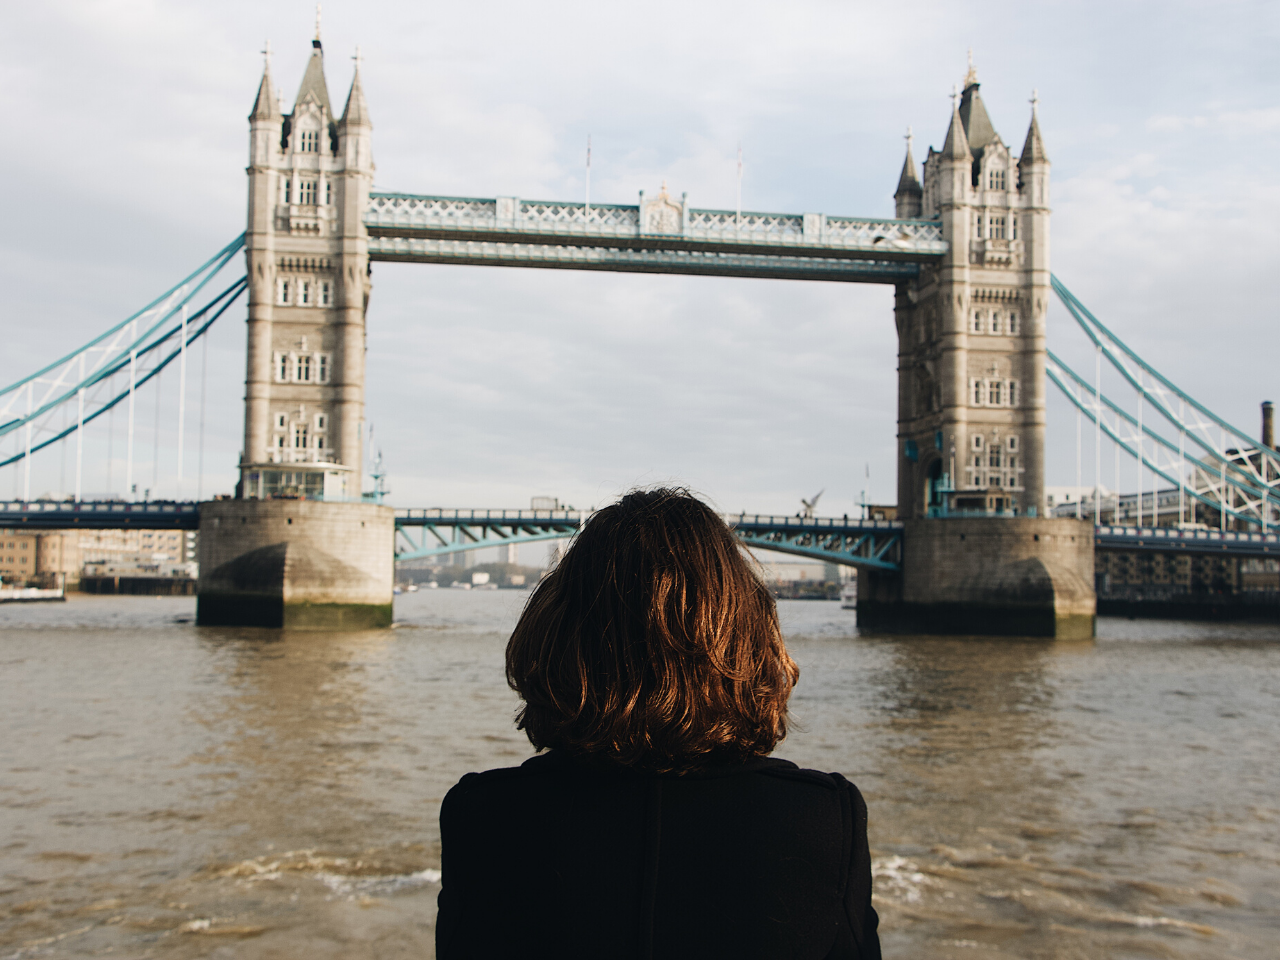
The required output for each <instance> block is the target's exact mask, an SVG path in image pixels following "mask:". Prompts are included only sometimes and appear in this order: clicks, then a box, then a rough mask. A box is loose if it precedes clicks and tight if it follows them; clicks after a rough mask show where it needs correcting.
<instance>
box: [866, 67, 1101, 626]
mask: <svg viewBox="0 0 1280 960" xmlns="http://www.w3.org/2000/svg"><path fill="white" fill-rule="evenodd" d="M979 89H980V88H979V84H978V79H977V74H976V71H975V70H974V69H973V66H972V63H971V64H970V67H969V73H968V76H967V77H966V78H965V83H964V91H963V93H962V94H961V95H960V96H959V98H958V99H959V102H958V103H957V102H956V101H955V99H954V98H953V102H952V109H951V122H950V125H949V127H948V128H947V135H946V138H945V140H944V141H943V145H942V150H941V151H935V150H934V149H933V148H932V147H930V148H929V152H928V155H927V157H926V158H925V161H924V170H923V182H922V181H921V179H920V178H918V177H917V176H916V170H915V160H914V158H913V157H912V153H911V142H910V137H908V143H907V156H906V159H905V161H904V162H903V167H902V173H901V176H900V177H899V180H898V187H897V190H896V191H895V193H894V201H895V205H896V216H897V217H899V218H924V219H929V220H936V221H940V222H941V224H942V233H943V238H944V239H945V240H946V241H947V244H948V248H947V253H946V255H945V256H944V258H943V260H942V262H941V263H939V264H937V265H928V266H922V267H921V270H920V274H919V276H918V278H916V279H914V280H911V281H909V282H903V283H899V284H898V285H897V286H896V291H895V301H894V318H895V321H896V324H897V329H898V515H899V517H900V518H901V519H902V520H904V521H905V531H904V533H905V535H904V547H903V550H904V558H903V570H902V574H901V575H900V577H897V578H893V577H884V576H881V575H877V574H872V575H871V576H870V577H866V578H864V579H865V581H866V582H865V583H863V582H862V581H860V583H859V590H860V593H859V604H858V609H859V621H860V622H861V623H864V624H865V625H868V626H873V625H874V626H882V627H893V626H898V627H902V628H905V629H911V630H919V631H922V632H929V633H935V632H957V631H959V632H973V633H991V632H1000V633H1026V634H1041V635H1043V634H1049V635H1061V636H1066V635H1089V636H1091V635H1092V632H1093V615H1094V605H1095V601H1094V593H1093V564H1092V556H1093V537H1092V532H1091V531H1090V530H1089V529H1088V528H1087V525H1083V524H1080V523H1078V522H1076V521H1064V520H1048V519H1045V518H1044V517H1043V511H1044V509H1045V508H1044V448H1045V359H1046V355H1045V349H1046V348H1045V316H1046V311H1047V307H1048V302H1049V293H1050V286H1049V213H1050V211H1049V158H1048V156H1047V154H1046V153H1045V148H1044V142H1043V140H1042V139H1041V135H1040V125H1039V120H1038V118H1037V116H1036V102H1035V99H1034V97H1033V100H1032V113H1031V123H1030V126H1029V128H1028V130H1027V135H1026V139H1025V141H1024V143H1023V147H1022V152H1021V154H1020V155H1018V156H1014V154H1013V152H1012V151H1011V150H1010V148H1009V147H1008V146H1007V145H1006V144H1005V143H1004V142H1003V141H1002V140H1001V139H1000V136H999V134H997V133H996V130H995V128H994V126H993V125H992V123H991V118H990V116H989V115H988V113H987V109H986V106H985V105H984V104H983V102H982V96H981V94H980V92H979Z"/></svg>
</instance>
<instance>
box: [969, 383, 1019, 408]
mask: <svg viewBox="0 0 1280 960" xmlns="http://www.w3.org/2000/svg"><path fill="white" fill-rule="evenodd" d="M969 396H970V397H972V398H973V406H975V407H1016V406H1017V405H1018V381H1017V380H994V379H985V380H983V379H978V378H972V379H970V380H969Z"/></svg>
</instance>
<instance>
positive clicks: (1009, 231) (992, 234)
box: [977, 214, 1018, 240]
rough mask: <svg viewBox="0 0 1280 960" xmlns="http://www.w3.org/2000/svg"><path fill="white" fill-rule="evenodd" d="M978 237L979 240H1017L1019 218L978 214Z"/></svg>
mask: <svg viewBox="0 0 1280 960" xmlns="http://www.w3.org/2000/svg"><path fill="white" fill-rule="evenodd" d="M977 236H978V239H979V240H983V239H986V240H1017V239H1018V218H1017V217H1013V216H1009V217H1006V216H1005V215H1004V214H999V215H995V214H990V215H986V216H984V215H983V214H978V230H977Z"/></svg>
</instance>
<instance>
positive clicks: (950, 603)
mask: <svg viewBox="0 0 1280 960" xmlns="http://www.w3.org/2000/svg"><path fill="white" fill-rule="evenodd" d="M1093 550H1094V544H1093V527H1092V524H1090V523H1089V522H1087V521H1083V520H1048V519H1041V518H1035V517H993V518H987V517H952V518H937V519H919V520H908V521H906V523H905V526H904V529H903V543H902V571H901V573H894V574H886V573H881V572H879V571H874V572H873V571H869V570H862V571H859V574H858V626H859V627H860V628H862V629H865V630H868V631H870V632H885V633H920V634H971V635H978V636H1026V637H1055V638H1058V639H1064V640H1077V639H1087V638H1091V637H1092V636H1093V635H1094V625H1095V619H1096V616H1095V615H1096V610H1097V601H1096V598H1095V594H1094V581H1093Z"/></svg>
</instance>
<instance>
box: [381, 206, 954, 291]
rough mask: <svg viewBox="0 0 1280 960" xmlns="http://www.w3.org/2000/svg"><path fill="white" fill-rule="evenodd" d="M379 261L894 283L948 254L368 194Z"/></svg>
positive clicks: (891, 227)
mask: <svg viewBox="0 0 1280 960" xmlns="http://www.w3.org/2000/svg"><path fill="white" fill-rule="evenodd" d="M364 225H365V227H366V229H367V230H368V232H369V255H370V258H371V259H374V260H417V261H434V262H448V263H490V264H495V263H497V264H507V265H510V266H536V267H562V268H571V269H588V270H589V269H597V270H620V271H627V272H662V273H698V274H713V275H722V276H779V277H783V276H790V277H795V278H797V279H829V280H850V281H855V282H884V283H892V282H895V281H897V280H900V279H903V278H909V277H912V276H915V275H916V274H917V273H918V272H919V264H921V263H931V262H936V261H938V260H939V259H941V257H942V255H943V254H944V253H946V251H947V242H946V241H945V240H944V239H943V238H942V225H941V223H940V222H938V221H936V220H880V219H874V218H866V217H837V216H827V215H826V214H821V213H804V214H786V213H759V212H752V211H743V212H741V213H738V212H735V211H731V210H699V209H693V208H689V207H687V206H686V205H685V204H684V203H682V202H680V203H677V202H676V201H674V200H671V199H670V198H668V197H666V196H665V195H663V196H660V197H658V198H657V199H655V200H650V201H648V202H646V201H645V200H644V199H643V196H642V198H641V202H640V203H639V204H637V205H635V206H626V205H621V204H586V203H562V202H558V201H541V200H521V199H519V198H517V197H496V198H494V199H474V198H469V197H436V196H420V195H415V194H406V193H371V194H370V195H369V205H368V207H367V208H366V209H365V214H364Z"/></svg>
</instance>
